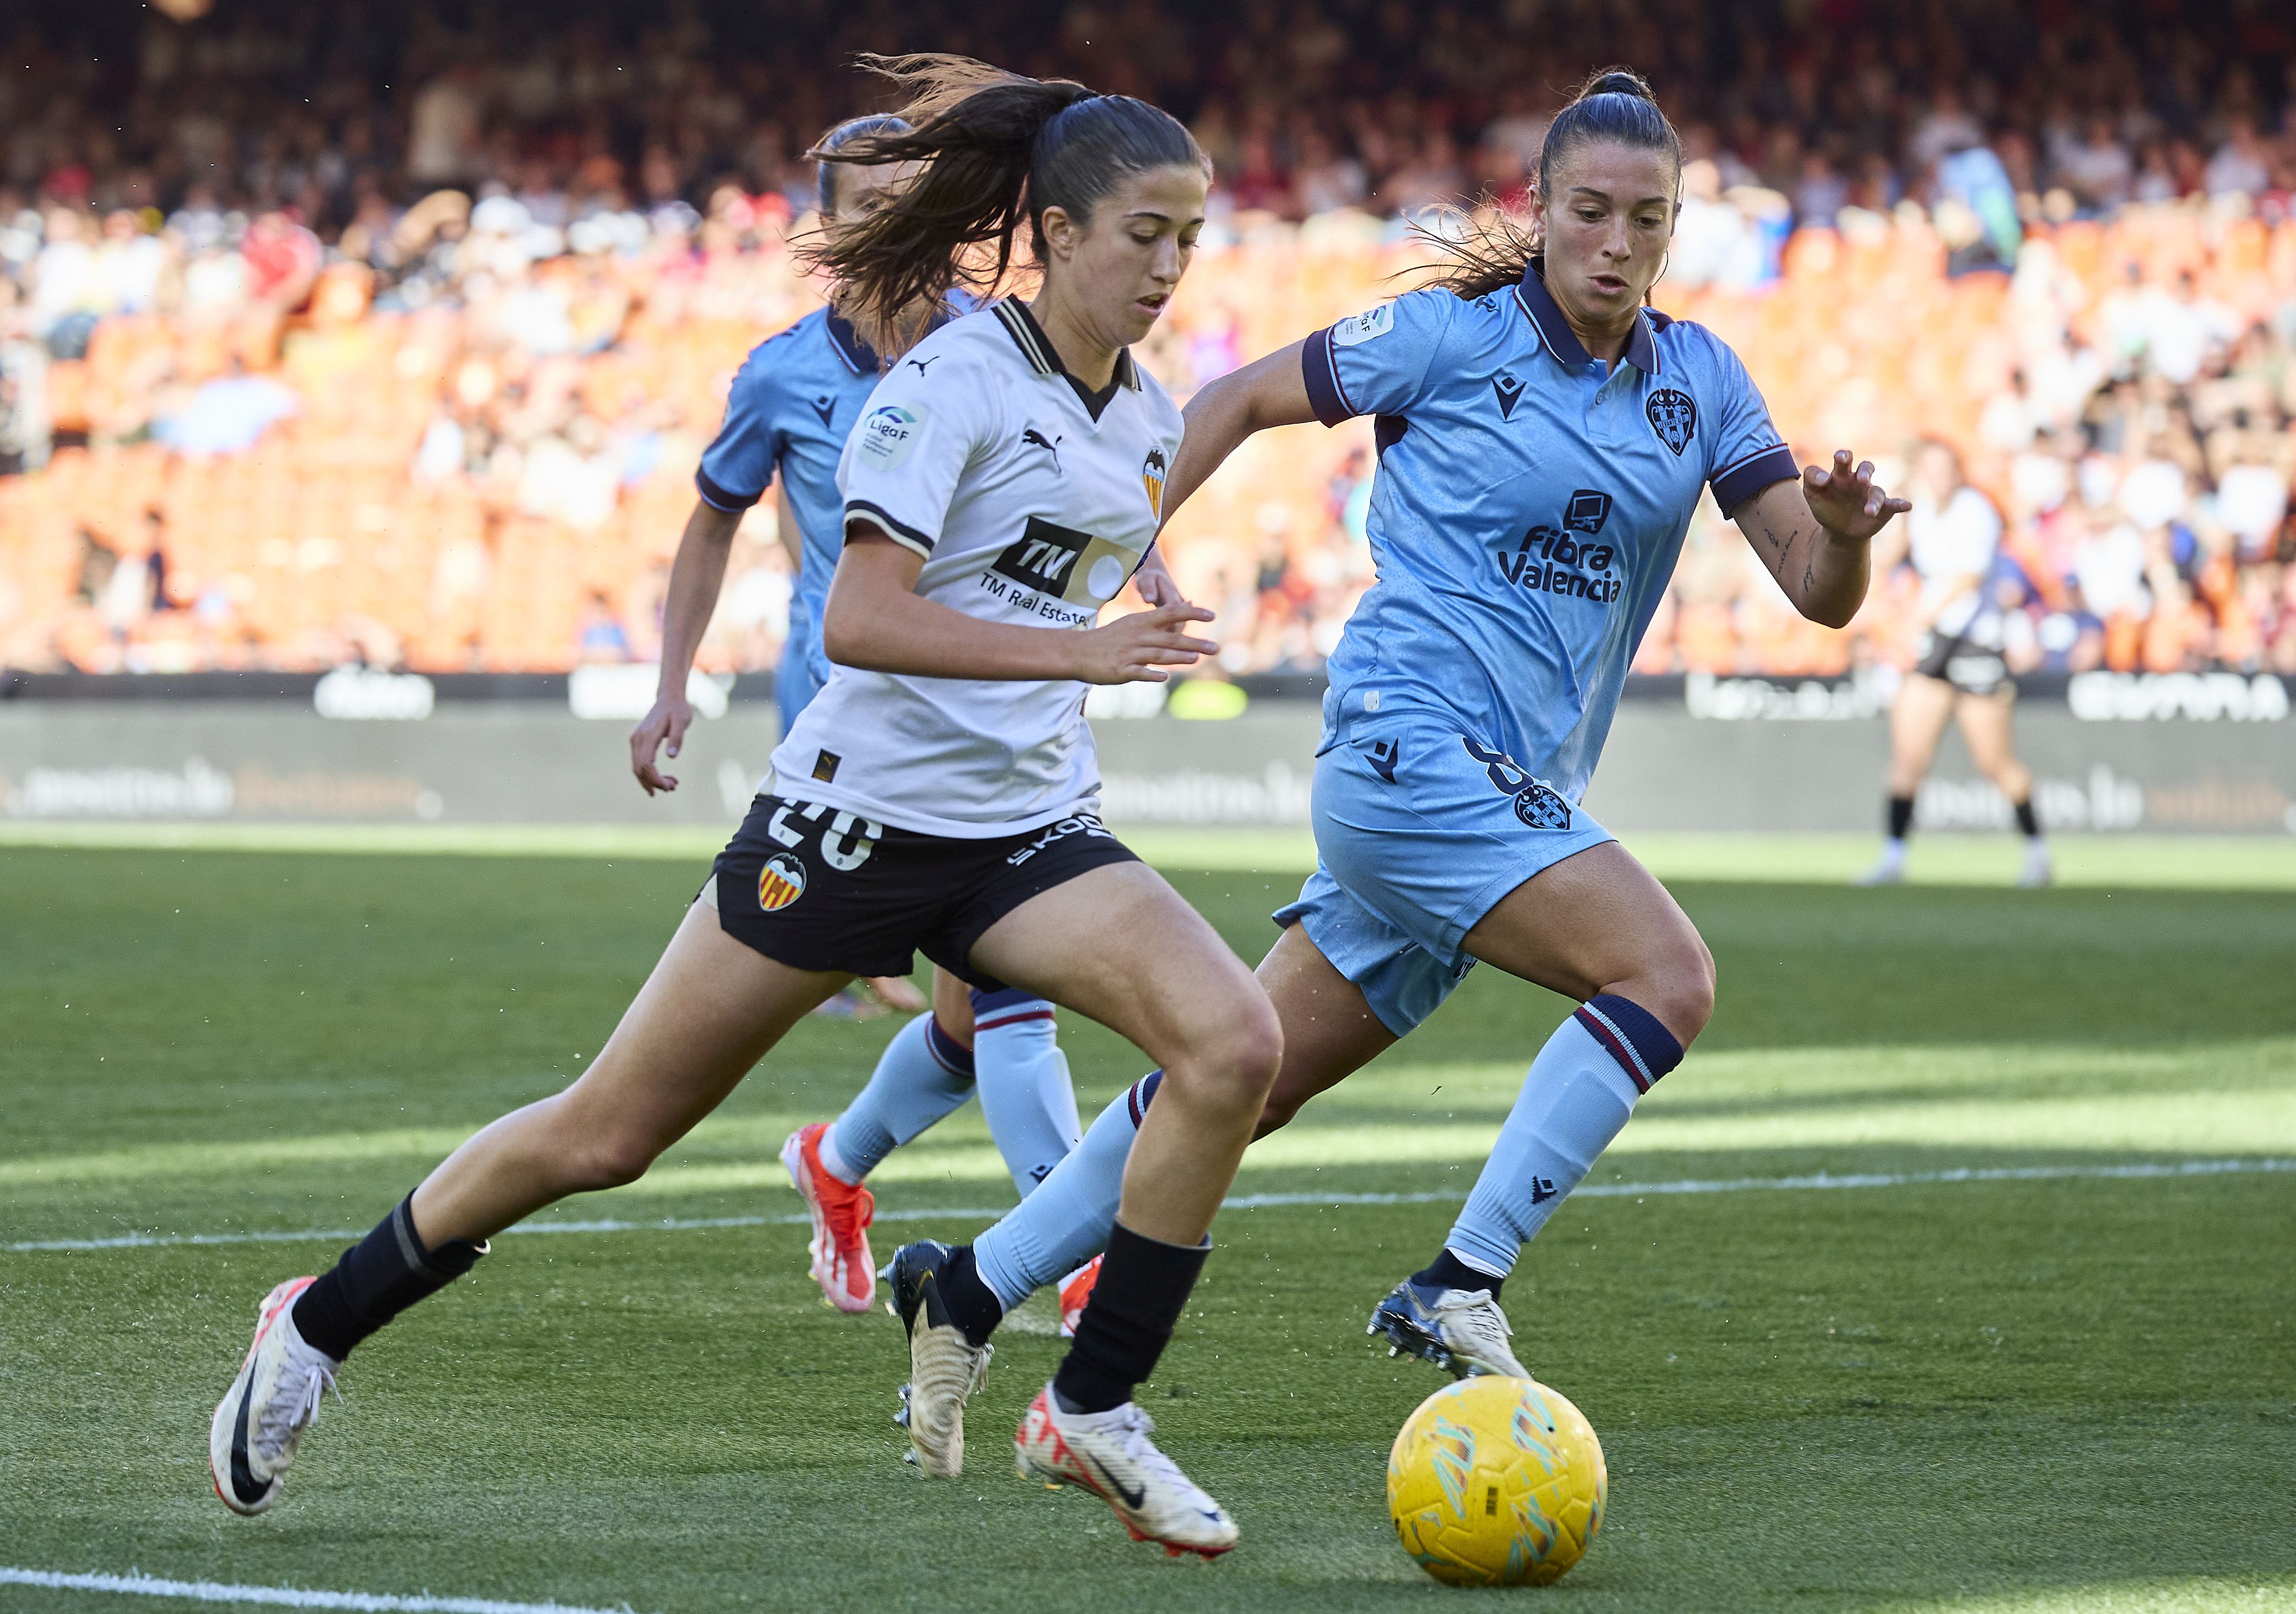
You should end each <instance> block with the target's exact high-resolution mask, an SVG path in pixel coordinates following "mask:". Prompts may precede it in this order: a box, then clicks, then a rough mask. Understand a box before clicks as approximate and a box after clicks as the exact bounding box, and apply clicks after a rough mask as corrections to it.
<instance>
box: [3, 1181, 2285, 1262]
mask: <svg viewBox="0 0 2296 1614" xmlns="http://www.w3.org/2000/svg"><path fill="white" fill-rule="evenodd" d="M2257 1172H2296V1160H2279V1159H2272V1158H2268V1157H2259V1158H2256V1159H2248V1160H2239V1159H2234V1160H2175V1161H2165V1162H2153V1161H2141V1162H2138V1163H2136V1164H2134V1165H1983V1166H1979V1165H1972V1166H1962V1167H1959V1168H1956V1169H1955V1170H1951V1171H1934V1172H1850V1173H1838V1174H1837V1173H1832V1172H1818V1173H1813V1174H1811V1175H1808V1176H1801V1177H1679V1178H1676V1179H1673V1180H1672V1181H1669V1182H1593V1183H1588V1184H1586V1185H1584V1186H1582V1187H1580V1188H1579V1189H1577V1190H1573V1192H1572V1194H1571V1198H1575V1199H1639V1198H1643V1197H1644V1196H1645V1195H1649V1194H1743V1193H1753V1192H1762V1191H1768V1192H1778V1191H1781V1190H1784V1191H1811V1190H1833V1189H1848V1188H1917V1187H1922V1186H1925V1185H1929V1184H1935V1183H1955V1182H2065V1181H2084V1182H2088V1181H2095V1182H2115V1181H2121V1180H2125V1179H2131V1178H2138V1179H2142V1178H2158V1177H2223V1176H2234V1175H2243V1174H2247V1173H2257ZM1464 1198H1466V1195H1464V1193H1460V1192H1458V1191H1456V1190H1440V1191H1438V1192H1434V1193H1419V1194H1343V1193H1327V1192H1316V1193H1304V1194H1237V1195H1235V1196H1234V1198H1229V1199H1227V1200H1226V1201H1225V1202H1224V1203H1223V1204H1222V1206H1221V1208H1222V1209H1224V1210H1263V1209H1269V1208H1273V1207H1275V1206H1291V1205H1317V1206H1324V1205H1328V1206H1341V1205H1445V1204H1449V1205H1456V1204H1458V1203H1459V1202H1460V1201H1462V1200H1464ZM1010 1208H1012V1207H1011V1206H925V1207H922V1208H920V1209H914V1210H882V1211H879V1212H878V1213H877V1220H878V1221H880V1222H929V1221H935V1220H944V1219H945V1220H948V1221H957V1222H965V1221H972V1222H993V1221H995V1220H996V1218H997V1217H999V1216H1002V1215H1004V1214H1005V1211H1006V1210H1009V1209H1010ZM807 1221H808V1218H807V1217H806V1216H804V1215H779V1216H693V1217H675V1216H671V1217H663V1218H660V1219H659V1220H655V1221H643V1222H633V1221H624V1220H620V1219H617V1218H613V1217H601V1218H598V1219H596V1220H594V1221H588V1222H529V1223H523V1224H522V1225H521V1226H518V1227H514V1228H512V1229H511V1230H510V1231H511V1232H512V1233H518V1234H526V1233H690V1232H696V1231H702V1230H704V1229H709V1228H720V1227H802V1226H804V1225H806V1223H807ZM364 1236H365V1230H364V1229H352V1228H339V1227H327V1228H308V1229H305V1230H303V1231H299V1232H249V1233H121V1234H119V1235H117V1236H115V1237H112V1238H108V1239H18V1240H16V1241H15V1242H13V1243H10V1244H0V1254H7V1255H12V1256H21V1255H29V1254H32V1253H34V1252H36V1251H42V1250H106V1249H159V1248H171V1247H174V1246H177V1245H210V1244H316V1243H322V1242H332V1240H335V1239H359V1238H363V1237H364ZM506 1236H507V1235H497V1237H506Z"/></svg>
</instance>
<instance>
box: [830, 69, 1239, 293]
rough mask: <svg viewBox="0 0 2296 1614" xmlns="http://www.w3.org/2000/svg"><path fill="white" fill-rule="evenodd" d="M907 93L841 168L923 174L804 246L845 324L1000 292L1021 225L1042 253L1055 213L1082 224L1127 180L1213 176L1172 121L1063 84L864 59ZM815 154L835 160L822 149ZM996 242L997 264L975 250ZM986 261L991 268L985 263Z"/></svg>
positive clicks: (1138, 105) (845, 147) (849, 147)
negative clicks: (1179, 172) (965, 292)
mask: <svg viewBox="0 0 2296 1614" xmlns="http://www.w3.org/2000/svg"><path fill="white" fill-rule="evenodd" d="M860 61H861V63H862V65H863V66H865V67H868V68H871V69H873V70H875V71H877V72H879V73H881V74H883V75H884V76H885V77H886V78H890V79H892V80H893V81H894V82H895V83H896V84H898V85H899V86H902V88H903V89H905V90H906V91H907V92H909V96H910V99H909V103H908V104H907V105H906V106H905V107H903V108H902V109H901V111H900V112H899V114H898V116H897V117H895V118H893V119H890V121H891V122H892V123H895V124H898V125H899V126H900V127H899V128H887V129H883V130H875V131H869V132H865V133H858V134H856V135H853V136H850V137H849V138H846V139H844V140H841V141H840V142H839V144H837V146H836V147H835V150H834V160H835V161H838V162H854V163H864V164H869V165H872V166H873V165H875V164H879V163H887V162H915V163H921V164H922V165H923V167H922V172H920V173H919V174H918V176H917V177H916V179H915V180H914V181H913V182H912V183H910V184H909V185H905V186H903V187H902V188H901V191H900V194H898V196H896V197H894V198H893V199H892V200H891V201H890V202H888V203H887V204H886V205H885V206H883V207H881V208H880V209H878V210H876V211H875V212H873V213H872V214H871V215H870V216H869V217H868V218H861V219H855V220H851V221H849V222H848V223H846V224H844V225H843V226H841V227H840V228H839V229H838V230H836V231H835V232H833V233H824V235H823V236H822V237H820V238H819V239H817V240H816V241H814V242H812V243H808V245H806V246H805V247H804V248H802V249H800V253H799V256H800V257H801V258H802V259H803V260H804V261H805V262H807V263H808V265H809V266H811V267H813V268H818V269H821V270H823V271H824V272H825V273H826V274H827V275H828V276H829V277H830V279H831V280H832V281H833V282H834V283H835V284H836V285H837V287H838V302H839V305H840V308H841V309H845V310H847V311H848V313H849V317H860V318H862V319H865V320H867V321H869V322H871V323H883V324H888V325H890V323H892V322H893V321H894V320H895V319H896V318H898V316H899V315H900V313H901V311H902V310H903V309H908V308H911V307H913V306H915V305H917V304H920V303H922V304H925V305H927V306H938V305H939V304H940V303H941V302H942V301H945V300H946V299H947V295H948V292H949V290H950V288H951V287H953V286H955V285H959V284H963V285H965V286H967V287H968V288H970V289H972V290H974V291H976V292H981V293H983V294H988V293H991V292H994V291H995V290H996V287H997V286H998V285H999V284H1002V283H1003V281H1004V280H1005V276H1006V274H1007V272H1008V271H1009V270H1010V269H1011V268H1012V266H1013V237H1014V236H1015V235H1017V234H1018V233H1019V232H1020V228H1021V225H1022V224H1024V223H1025V224H1026V225H1027V226H1029V247H1030V249H1031V251H1035V252H1036V253H1037V255H1038V256H1039V257H1041V256H1042V252H1043V246H1044V231H1043V225H1044V218H1045V210H1046V209H1047V208H1054V207H1056V208H1060V209H1062V210H1063V211H1065V212H1067V213H1069V214H1070V215H1071V216H1072V217H1074V218H1078V220H1080V221H1088V220H1089V219H1090V218H1091V217H1092V210H1093V207H1094V205H1095V203H1097V202H1099V201H1100V200H1101V198H1103V196H1106V195H1107V194H1109V193H1110V192H1111V191H1112V190H1114V189H1115V188H1116V186H1117V185H1119V183H1121V181H1122V180H1123V178H1124V177H1126V176H1127V175H1128V174H1135V173H1140V172H1144V171H1145V170H1147V169H1158V168H1165V167H1169V166H1171V165H1175V164H1179V165H1194V166H1198V167H1201V168H1203V169H1205V170H1206V171H1207V172H1209V171H1210V163H1209V162H1207V161H1205V159H1204V153H1203V150H1202V148H1201V147H1200V146H1199V145H1197V144H1196V141H1195V136H1193V135H1191V134H1189V133H1188V131H1187V129H1186V128H1185V126H1183V125H1182V124H1181V123H1180V121H1179V120H1178V119H1176V118H1174V117H1173V116H1172V115H1171V114H1170V113H1169V112H1166V111H1160V109H1158V108H1156V107H1152V106H1151V105H1149V104H1148V103H1146V102H1144V101H1136V100H1134V99H1133V98H1132V97H1131V96H1129V95H1095V93H1094V92H1092V91H1091V90H1088V89H1087V88H1086V87H1085V86H1083V85H1081V84H1078V83H1075V82H1073V81H1071V80H1070V79H1066V78H1024V77H1022V76H1021V74H1018V73H1008V72H1006V71H1005V70H1003V69H1001V68H995V67H991V66H989V65H988V63H986V62H975V61H972V60H971V59H969V58H967V57H964V56H948V55H915V56H893V57H888V56H869V55H865V56H863V57H861V58H860ZM807 155H808V156H810V157H812V158H814V159H815V160H816V161H823V162H826V161H830V160H831V157H832V152H831V151H830V150H829V149H828V148H827V146H826V144H825V143H824V145H821V146H816V147H815V148H814V149H813V150H812V151H811V152H808V153H807ZM992 243H993V245H994V249H995V250H994V252H993V255H991V254H986V253H983V252H981V251H978V250H977V249H980V248H983V247H986V246H989V245H991V244H992ZM984 259H988V261H984Z"/></svg>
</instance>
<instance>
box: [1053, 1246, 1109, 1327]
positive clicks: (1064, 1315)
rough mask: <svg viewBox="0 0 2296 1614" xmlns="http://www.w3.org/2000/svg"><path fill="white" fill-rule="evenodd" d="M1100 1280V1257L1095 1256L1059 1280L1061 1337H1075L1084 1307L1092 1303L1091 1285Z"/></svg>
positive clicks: (1082, 1317) (1082, 1319)
mask: <svg viewBox="0 0 2296 1614" xmlns="http://www.w3.org/2000/svg"><path fill="white" fill-rule="evenodd" d="M1099 1281H1100V1257H1099V1256H1094V1257H1093V1258H1092V1259H1091V1260H1089V1261H1087V1262H1086V1263H1085V1264H1083V1265H1082V1266H1080V1267H1078V1268H1077V1269H1076V1271H1074V1272H1070V1274H1069V1275H1068V1276H1067V1277H1065V1278H1063V1279H1062V1280H1061V1338H1063V1339H1073V1338H1076V1331H1077V1324H1078V1323H1079V1322H1083V1321H1084V1308H1085V1307H1086V1306H1087V1305H1091V1304H1092V1291H1093V1286H1094V1285H1095V1284H1097V1283H1098V1282H1099Z"/></svg>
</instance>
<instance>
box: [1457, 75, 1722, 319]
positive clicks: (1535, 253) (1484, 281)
mask: <svg viewBox="0 0 2296 1614" xmlns="http://www.w3.org/2000/svg"><path fill="white" fill-rule="evenodd" d="M1598 142H1608V143H1610V144H1616V145H1623V146H1627V147H1629V148H1631V149H1633V150H1635V151H1644V152H1662V153H1664V154H1665V155H1666V157H1667V158H1668V159H1669V161H1672V162H1673V164H1674V172H1675V181H1676V184H1677V187H1678V186H1679V185H1680V183H1681V177H1682V137H1681V136H1679V135H1677V134H1676V133H1675V130H1674V125H1673V124H1671V123H1669V122H1668V121H1667V116H1666V114H1665V113H1664V112H1662V111H1660V110H1659V105H1658V97H1657V95H1654V94H1652V90H1651V86H1650V83H1649V81H1648V80H1647V79H1645V78H1644V77H1643V76H1642V75H1641V74H1640V73H1637V72H1636V71H1634V70H1632V69H1631V68H1623V67H1612V68H1605V69H1603V70H1602V71H1601V72H1599V73H1596V74H1595V75H1594V76H1593V77H1591V78H1588V79H1587V82H1586V83H1585V84H1583V85H1581V86H1579V94H1578V95H1576V96H1574V97H1573V98H1572V99H1571V102H1570V105H1568V106H1566V107H1564V108H1563V109H1562V111H1559V112H1557V113H1555V114H1554V121H1553V122H1551V123H1549V124H1548V125H1547V126H1546V140H1545V141H1544V142H1542V143H1541V144H1540V145H1539V148H1538V194H1539V195H1540V196H1541V197H1542V198H1544V199H1545V200H1546V201H1547V202H1550V203H1551V202H1553V200H1554V169H1555V165H1556V164H1557V163H1559V162H1561V161H1562V160H1563V159H1564V158H1565V157H1567V156H1569V155H1570V153H1571V152H1574V151H1576V150H1577V149H1578V148H1579V147H1580V146H1582V145H1593V144H1597V143H1598ZM1449 224H1450V226H1451V227H1447V228H1443V229H1439V230H1433V229H1428V228H1426V227H1424V226H1415V230H1416V233H1417V235H1419V237H1420V239H1421V240H1423V241H1425V242H1427V243H1429V244H1430V245H1431V246H1433V247H1434V248H1435V249H1436V250H1437V251H1439V252H1441V253H1442V254H1443V259H1444V261H1442V262H1440V263H1438V264H1435V265H1432V266H1430V277H1429V278H1428V279H1427V280H1426V281H1425V282H1423V284H1425V285H1436V286H1441V287H1443V288H1444V289H1445V290H1446V291H1448V292H1454V293H1456V295H1458V296H1459V297H1461V298H1463V299H1466V300H1470V301H1472V299H1474V298H1477V297H1487V296H1488V295H1489V294H1490V293H1492V292H1497V291H1503V290H1505V288H1506V287H1508V286H1511V285H1513V284H1516V283H1517V282H1519V281H1520V280H1521V279H1522V277H1523V276H1525V275H1528V274H1529V273H1530V270H1531V267H1532V265H1533V264H1534V263H1536V262H1537V261H1538V257H1539V255H1540V253H1541V252H1542V251H1544V250H1545V246H1546V243H1545V242H1544V241H1543V240H1542V239H1541V238H1540V235H1539V231H1538V226H1536V225H1535V224H1532V223H1529V222H1528V221H1526V220H1523V219H1519V218H1512V217H1510V216H1509V215H1508V214H1506V213H1505V212H1504V211H1502V210H1500V209H1498V208H1496V207H1490V206H1484V207H1480V208H1477V209H1476V210H1474V211H1473V212H1472V213H1467V214H1464V215H1459V214H1455V215H1453V216H1452V218H1451V220H1450V221H1449Z"/></svg>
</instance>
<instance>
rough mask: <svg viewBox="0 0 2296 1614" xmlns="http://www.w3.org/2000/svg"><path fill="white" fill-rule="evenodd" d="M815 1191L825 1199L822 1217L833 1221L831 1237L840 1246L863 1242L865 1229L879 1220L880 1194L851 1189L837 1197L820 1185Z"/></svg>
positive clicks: (831, 1222)
mask: <svg viewBox="0 0 2296 1614" xmlns="http://www.w3.org/2000/svg"><path fill="white" fill-rule="evenodd" d="M832 1181H833V1179H832ZM838 1186H839V1187H843V1186H844V1185H843V1184H841V1183H840V1184H839V1185H838ZM815 1193H816V1195H817V1196H818V1197H819V1198H820V1200H821V1215H822V1220H823V1221H824V1222H826V1223H829V1236H830V1238H832V1239H834V1240H835V1241H836V1243H837V1248H840V1249H850V1248H853V1247H854V1246H855V1245H857V1244H858V1243H860V1242H861V1230H862V1229H863V1228H865V1227H867V1226H868V1225H869V1224H870V1223H872V1222H874V1221H875V1220H876V1219H877V1196H876V1195H874V1194H873V1193H871V1192H870V1191H869V1190H867V1189H865V1188H853V1189H849V1190H846V1191H845V1192H843V1193H840V1194H835V1195H834V1197H832V1195H830V1194H823V1193H821V1191H820V1190H819V1189H817V1188H816V1190H815Z"/></svg>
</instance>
